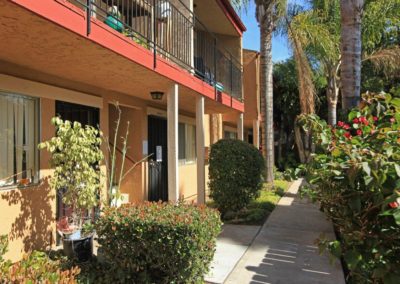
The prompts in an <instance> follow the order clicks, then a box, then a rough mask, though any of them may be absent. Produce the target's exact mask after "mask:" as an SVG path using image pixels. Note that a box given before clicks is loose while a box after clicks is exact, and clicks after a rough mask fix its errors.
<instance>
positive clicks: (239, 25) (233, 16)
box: [217, 0, 247, 34]
mask: <svg viewBox="0 0 400 284" xmlns="http://www.w3.org/2000/svg"><path fill="white" fill-rule="evenodd" d="M217 1H218V2H219V3H220V4H221V6H222V7H223V8H224V10H225V11H226V12H227V16H228V18H230V20H231V22H232V24H233V25H234V26H235V28H236V29H237V30H238V31H239V32H240V34H242V33H243V32H245V31H247V28H246V26H245V25H244V23H243V22H242V20H241V19H240V17H239V15H238V14H237V13H236V11H235V9H234V8H233V6H232V4H231V2H230V1H229V0H217Z"/></svg>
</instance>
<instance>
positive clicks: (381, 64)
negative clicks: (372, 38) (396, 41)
mask: <svg viewBox="0 0 400 284" xmlns="http://www.w3.org/2000/svg"><path fill="white" fill-rule="evenodd" d="M363 61H370V62H371V63H372V64H373V65H374V67H375V69H376V70H378V71H382V72H383V73H384V74H385V75H386V76H391V75H395V74H398V73H399V72H400V47H399V46H392V47H388V48H383V49H379V50H377V51H375V52H373V53H371V54H369V55H365V56H364V58H363Z"/></svg>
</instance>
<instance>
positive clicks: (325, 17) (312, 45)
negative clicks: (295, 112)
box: [281, 0, 400, 125]
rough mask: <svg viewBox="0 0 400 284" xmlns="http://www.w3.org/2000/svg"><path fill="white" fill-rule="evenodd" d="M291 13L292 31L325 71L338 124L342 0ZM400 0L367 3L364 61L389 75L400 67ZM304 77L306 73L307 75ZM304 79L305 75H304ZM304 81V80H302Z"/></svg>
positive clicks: (319, 1)
mask: <svg viewBox="0 0 400 284" xmlns="http://www.w3.org/2000/svg"><path fill="white" fill-rule="evenodd" d="M295 12H296V13H294V14H293V13H292V12H289V13H288V14H289V15H292V16H291V17H289V24H288V25H290V32H291V33H292V34H293V35H290V34H289V31H288V28H286V29H285V28H282V29H281V32H282V33H286V34H288V35H289V37H295V38H297V40H298V41H299V42H300V44H301V45H302V46H303V47H304V49H305V52H306V54H307V55H308V56H309V57H311V58H312V59H313V60H314V61H316V62H317V63H316V64H314V65H317V66H318V67H320V68H321V71H322V72H323V73H324V75H325V77H326V80H327V82H328V86H327V89H326V96H327V102H328V123H329V124H331V125H334V124H336V114H337V112H336V107H337V103H338V99H339V90H340V88H341V85H342V81H341V72H340V69H341V63H342V60H341V58H342V57H341V51H340V21H341V18H340V0H313V1H311V9H308V10H304V9H303V10H301V9H297V11H295ZM399 13H400V0H386V1H370V2H368V3H366V5H365V7H364V13H363V19H362V21H363V23H365V24H364V25H363V27H362V45H363V52H362V62H365V63H367V62H371V63H373V65H374V66H376V67H377V68H379V69H382V70H383V71H384V73H385V74H388V73H392V74H393V71H395V72H397V71H398V69H399V68H400V62H399V59H400V48H399V47H398V43H397V42H396V35H397V31H398V27H399V23H400V18H399V17H398V14H399ZM303 77H304V75H303ZM300 79H302V78H300ZM302 80H303V79H302Z"/></svg>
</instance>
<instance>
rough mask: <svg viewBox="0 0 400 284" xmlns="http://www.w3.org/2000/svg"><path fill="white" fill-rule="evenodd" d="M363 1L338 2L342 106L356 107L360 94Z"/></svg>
mask: <svg viewBox="0 0 400 284" xmlns="http://www.w3.org/2000/svg"><path fill="white" fill-rule="evenodd" d="M363 8H364V0H340V15H341V38H340V43H341V46H340V48H341V55H342V64H341V80H342V106H343V108H344V109H346V110H347V109H350V108H352V107H355V106H356V105H358V103H359V101H360V92H361V17H362V13H363Z"/></svg>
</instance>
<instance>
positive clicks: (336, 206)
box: [303, 94, 400, 283]
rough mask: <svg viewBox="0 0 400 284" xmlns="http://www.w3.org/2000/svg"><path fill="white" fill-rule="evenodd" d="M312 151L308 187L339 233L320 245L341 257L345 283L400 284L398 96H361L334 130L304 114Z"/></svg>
mask: <svg viewBox="0 0 400 284" xmlns="http://www.w3.org/2000/svg"><path fill="white" fill-rule="evenodd" d="M303 125H304V127H306V128H307V129H311V130H312V131H313V133H314V143H315V144H316V145H317V146H318V147H317V149H318V150H317V154H316V155H315V156H314V159H313V161H312V163H310V165H308V167H307V176H306V178H307V180H308V182H309V183H310V184H311V185H312V187H310V188H308V189H307V191H308V193H309V194H310V195H311V197H312V198H313V199H314V200H317V201H319V202H320V204H321V207H322V209H323V210H324V212H325V213H326V214H327V215H328V216H329V217H330V219H331V220H332V222H333V223H334V225H335V227H336V229H337V230H338V233H339V235H340V241H341V242H339V241H336V240H321V248H323V249H328V250H329V251H330V252H331V253H332V254H333V255H335V256H337V257H342V258H343V259H344V261H345V263H346V264H347V267H348V269H349V271H350V278H351V280H350V283H400V205H399V202H400V198H399V197H400V97H392V96H391V95H389V94H374V95H373V94H366V95H365V96H364V97H363V100H362V102H361V104H360V107H359V108H355V109H353V110H352V111H351V112H350V113H349V115H348V121H347V122H342V121H339V122H338V125H337V126H336V127H334V128H331V127H328V126H327V125H326V122H324V121H321V120H320V119H319V118H318V117H315V116H311V117H304V118H303Z"/></svg>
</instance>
